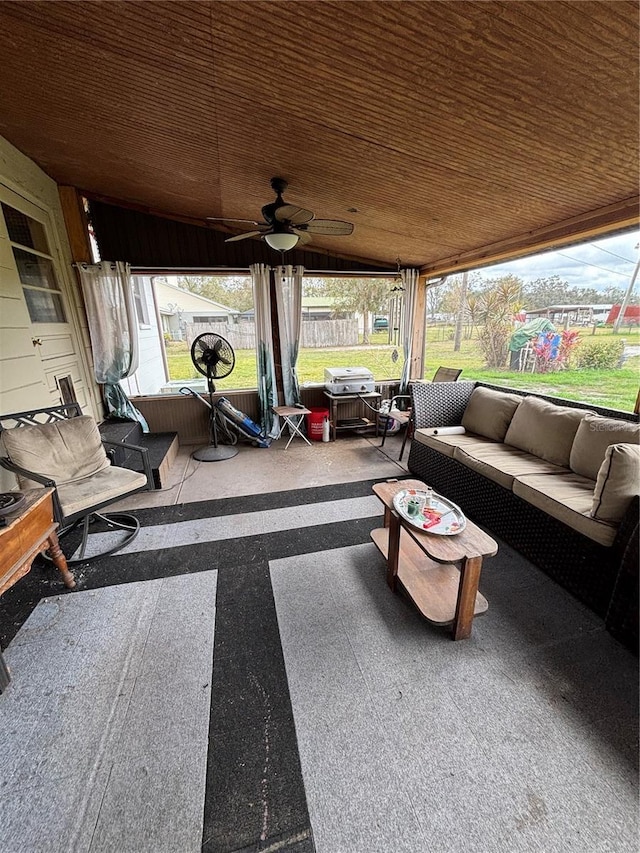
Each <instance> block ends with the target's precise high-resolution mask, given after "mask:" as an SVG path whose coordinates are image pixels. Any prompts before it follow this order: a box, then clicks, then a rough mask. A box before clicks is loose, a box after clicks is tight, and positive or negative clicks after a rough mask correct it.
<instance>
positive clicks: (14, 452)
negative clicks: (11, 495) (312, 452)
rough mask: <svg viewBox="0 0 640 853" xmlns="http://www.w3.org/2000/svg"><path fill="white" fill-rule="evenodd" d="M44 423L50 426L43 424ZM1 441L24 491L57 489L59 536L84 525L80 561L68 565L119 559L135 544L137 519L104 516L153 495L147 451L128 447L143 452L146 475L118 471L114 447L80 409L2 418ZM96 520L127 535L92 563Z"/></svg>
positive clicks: (2, 461)
mask: <svg viewBox="0 0 640 853" xmlns="http://www.w3.org/2000/svg"><path fill="white" fill-rule="evenodd" d="M42 419H44V420H45V421H47V422H45V423H41V422H39V421H40V420H42ZM8 426H12V428H7V427H8ZM0 438H1V439H2V445H3V447H2V448H1V449H0V465H2V467H3V468H6V469H7V470H9V471H12V472H13V473H14V474H15V475H16V476H17V479H18V485H19V488H20V489H21V490H25V489H32V488H38V487H41V486H51V487H53V488H54V489H55V491H54V494H53V502H54V512H55V516H56V521H57V522H58V523H59V524H60V528H61V529H60V531H59V535H60V536H61V537H62V536H64V535H65V533H68V532H70V530H72V529H73V528H75V527H77V526H78V525H80V524H82V542H81V545H80V548H79V550H78V552H77V555H75V556H72V555H70V556H69V557H68V558H67V561H68V562H74V563H77V562H86V561H87V560H88V559H95V558H96V557H98V556H106V555H107V554H113V553H115V551H118V550H120V549H121V548H123V547H124V546H125V545H126V544H128V543H129V542H131V541H132V540H133V539H134V538H135V536H136V535H137V533H138V530H139V529H140V522H139V521H138V520H137V518H135V516H132V515H129V514H123V513H103V512H101V510H102V509H104V508H105V507H107V506H109V505H110V504H112V503H114V502H115V501H118V500H120V499H122V498H124V497H127V496H128V495H132V494H134V493H135V492H140V491H143V490H146V489H153V477H152V473H151V468H150V466H149V463H148V460H147V459H146V451H145V449H144V448H138V447H136V446H134V445H124V446H125V447H127V448H128V449H132V450H140V451H142V457H143V467H144V469H145V473H144V474H141V473H139V472H137V471H132V470H130V469H128V468H120V467H117V466H115V465H112V464H111V461H110V459H109V457H108V456H107V453H106V451H105V445H107V446H108V445H109V444H111V442H103V440H102V439H101V436H100V432H99V431H98V427H97V424H96V422H95V421H94V419H93V418H92V417H89V416H87V415H82V412H81V409H80V407H79V405H78V404H73V405H71V406H54V407H51V408H49V409H40V410H34V411H32V412H21V413H18V414H14V415H4V416H2V417H0ZM117 446H119V447H122V446H123V445H122V444H118V445H117ZM96 518H98V519H100V520H101V521H103V522H104V523H106V524H107V525H108V527H110V528H117V529H120V530H123V531H125V534H126V535H125V536H124V538H121V539H120V541H118V543H117V544H116V545H114V546H113V547H111V548H109V549H108V550H106V551H102V552H101V553H100V554H94V555H93V556H92V557H90V558H87V557H85V556H84V554H85V551H86V545H87V539H88V535H89V523H90V522H91V521H92V520H95V519H96Z"/></svg>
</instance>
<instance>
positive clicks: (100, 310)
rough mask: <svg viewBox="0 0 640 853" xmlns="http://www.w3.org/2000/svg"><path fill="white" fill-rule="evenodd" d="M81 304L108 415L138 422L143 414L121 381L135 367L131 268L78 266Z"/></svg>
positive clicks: (104, 263) (108, 264) (135, 326)
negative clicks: (82, 303) (82, 298)
mask: <svg viewBox="0 0 640 853" xmlns="http://www.w3.org/2000/svg"><path fill="white" fill-rule="evenodd" d="M78 272H79V274H80V281H81V284H82V292H83V295H84V304H85V308H86V312H87V320H88V324H89V335H90V337H91V351H92V355H93V370H94V373H95V377H96V381H97V382H99V383H100V384H101V385H102V386H103V396H104V401H105V404H106V407H107V414H108V415H110V416H112V417H117V418H123V419H124V420H135V421H139V422H140V423H141V424H142V426H143V429H144V430H145V431H148V429H149V428H148V426H147V423H146V421H145V419H144V417H143V416H142V414H141V413H140V412H139V411H138V410H137V409H136V408H135V407H134V406H133V405H132V404H131V402H130V401H129V399H128V398H127V395H126V394H125V393H124V391H123V389H122V387H121V385H120V380H121V379H124V378H125V377H126V376H130V375H131V374H132V373H134V372H135V371H136V370H137V368H138V322H137V319H136V312H135V306H134V302H133V289H132V285H131V268H130V267H129V264H127V263H124V262H123V261H114V262H112V261H102V263H99V264H79V265H78Z"/></svg>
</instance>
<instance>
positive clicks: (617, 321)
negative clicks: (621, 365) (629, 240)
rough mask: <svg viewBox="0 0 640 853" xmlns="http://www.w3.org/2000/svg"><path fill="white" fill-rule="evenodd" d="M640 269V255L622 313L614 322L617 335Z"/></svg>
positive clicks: (639, 244)
mask: <svg viewBox="0 0 640 853" xmlns="http://www.w3.org/2000/svg"><path fill="white" fill-rule="evenodd" d="M638 247H640V243H636V249H637V248H638ZM639 269H640V255H639V256H638V260H637V261H636V265H635V267H634V270H633V274H632V276H631V281H630V282H629V286H628V287H627V292H626V293H625V295H624V299H623V300H622V305H621V306H620V313H619V314H618V316H617V317H616V321H615V323H614V324H613V334H614V335H617V334H618V330H619V329H620V326H621V325H622V321H623V320H624V312H625V311H626V310H627V305H628V304H629V300H630V299H631V293H632V292H633V285H634V284H635V283H636V279H637V277H638V270H639Z"/></svg>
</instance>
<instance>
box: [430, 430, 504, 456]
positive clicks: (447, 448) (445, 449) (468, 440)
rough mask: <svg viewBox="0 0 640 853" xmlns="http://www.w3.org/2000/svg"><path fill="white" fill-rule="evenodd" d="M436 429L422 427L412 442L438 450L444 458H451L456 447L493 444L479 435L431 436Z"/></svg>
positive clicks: (488, 445)
mask: <svg viewBox="0 0 640 853" xmlns="http://www.w3.org/2000/svg"><path fill="white" fill-rule="evenodd" d="M434 429H437V427H424V428H421V429H417V430H416V431H415V433H414V436H413V441H417V442H418V443H420V444H426V445H427V447H432V448H433V449H434V450H438V451H439V452H440V453H443V454H444V455H445V456H450V457H451V458H453V452H454V450H455V449H456V447H490V446H491V445H493V444H494V442H493V441H491V439H489V438H484V437H483V436H480V435H469V434H466V433H465V434H464V435H433V430H434Z"/></svg>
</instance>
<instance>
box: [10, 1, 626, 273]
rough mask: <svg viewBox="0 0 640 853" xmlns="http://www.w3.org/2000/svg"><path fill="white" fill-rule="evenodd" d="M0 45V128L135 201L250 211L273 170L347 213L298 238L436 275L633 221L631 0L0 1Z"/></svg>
mask: <svg viewBox="0 0 640 853" xmlns="http://www.w3.org/2000/svg"><path fill="white" fill-rule="evenodd" d="M80 6H82V9H81V10H80V9H79V7H80ZM0 51H1V54H2V62H1V63H0V86H1V88H2V90H3V91H4V92H5V93H7V94H8V95H9V97H6V98H5V99H4V102H3V108H2V117H1V119H0V133H2V134H3V135H4V136H5V137H6V138H7V139H8V140H9V142H11V143H12V144H14V145H15V146H16V147H17V148H19V149H20V150H21V151H22V152H24V153H25V154H26V155H28V156H29V157H31V158H33V159H34V160H35V161H36V162H37V163H38V164H39V165H40V166H41V167H42V168H43V169H44V170H45V172H47V173H48V174H49V175H51V176H52V177H53V178H54V179H55V180H56V181H58V183H60V184H63V185H72V186H76V187H78V188H79V189H81V190H83V191H84V192H85V193H87V194H89V195H91V196H93V197H100V198H102V199H110V200H112V201H114V200H115V201H118V202H125V203H127V204H131V205H134V206H136V207H137V208H139V209H141V210H147V211H155V212H161V213H165V214H169V215H172V216H176V217H183V218H187V219H189V220H194V221H196V222H199V223H203V222H204V221H205V218H206V217H208V216H212V217H231V218H237V219H249V220H254V219H256V220H257V219H260V209H261V207H262V205H264V204H266V203H270V202H271V201H273V193H272V190H271V188H270V186H269V180H270V178H271V177H273V176H276V175H279V176H282V177H284V178H286V179H287V180H288V182H289V187H288V190H287V192H286V194H285V199H286V200H287V201H288V202H290V203H292V204H295V205H301V206H303V207H306V208H309V209H310V210H312V211H314V212H315V213H316V215H317V216H318V217H320V218H329V219H345V220H348V221H352V222H353V223H354V224H355V230H354V233H353V234H352V235H351V236H348V237H329V236H314V238H313V242H312V243H311V246H310V247H311V248H313V249H315V250H318V251H328V252H331V253H334V254H335V253H341V254H342V255H344V256H349V257H352V258H361V259H370V260H372V261H377V262H378V263H382V262H384V263H387V264H392V263H394V262H395V259H396V258H397V257H399V258H400V259H401V261H402V264H403V266H419V267H421V268H422V269H423V270H424V271H426V272H430V273H433V274H434V275H435V274H436V273H439V272H443V271H448V270H457V269H462V268H469V267H472V266H479V265H482V264H483V263H488V262H489V261H494V260H497V259H500V258H505V257H510V256H516V255H518V254H524V253H527V252H530V251H532V250H533V249H534V248H549V247H551V246H554V245H561V244H562V243H563V242H568V241H570V242H576V241H577V240H578V239H580V238H585V237H593V236H595V235H597V234H602V233H610V232H613V231H615V230H622V229H624V228H627V227H630V226H631V225H633V224H635V223H637V221H638V185H639V179H638V139H639V133H638V9H637V3H636V2H635V0H629V1H627V0H621V2H616V3H612V2H609V0H590V2H553V3H549V2H541V0H522V2H518V3H514V2H510V0H493V2H466V0H456V2H433V1H432V0H414V2H399V1H398V0H384V2H377V0H353V1H352V2H349V3H345V2H325V0H315V2H307V0H289V2H286V3H282V2H280V3H276V2H271V1H270V0H269V2H263V1H262V0H252V2H251V3H241V2H227V3H223V2H209V0H197V2H192V0H183V2H180V3H167V2H156V0H150V1H149V2H145V3H133V2H121V0H112V2H109V3H89V2H84V3H76V2H55V3H51V2H29V3H26V2H13V0H5V2H3V3H0ZM216 227H217V228H219V229H220V230H222V231H225V230H226V232H227V233H234V232H239V231H242V230H244V229H247V228H251V224H250V223H239V222H232V221H227V222H225V223H217V224H216Z"/></svg>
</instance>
